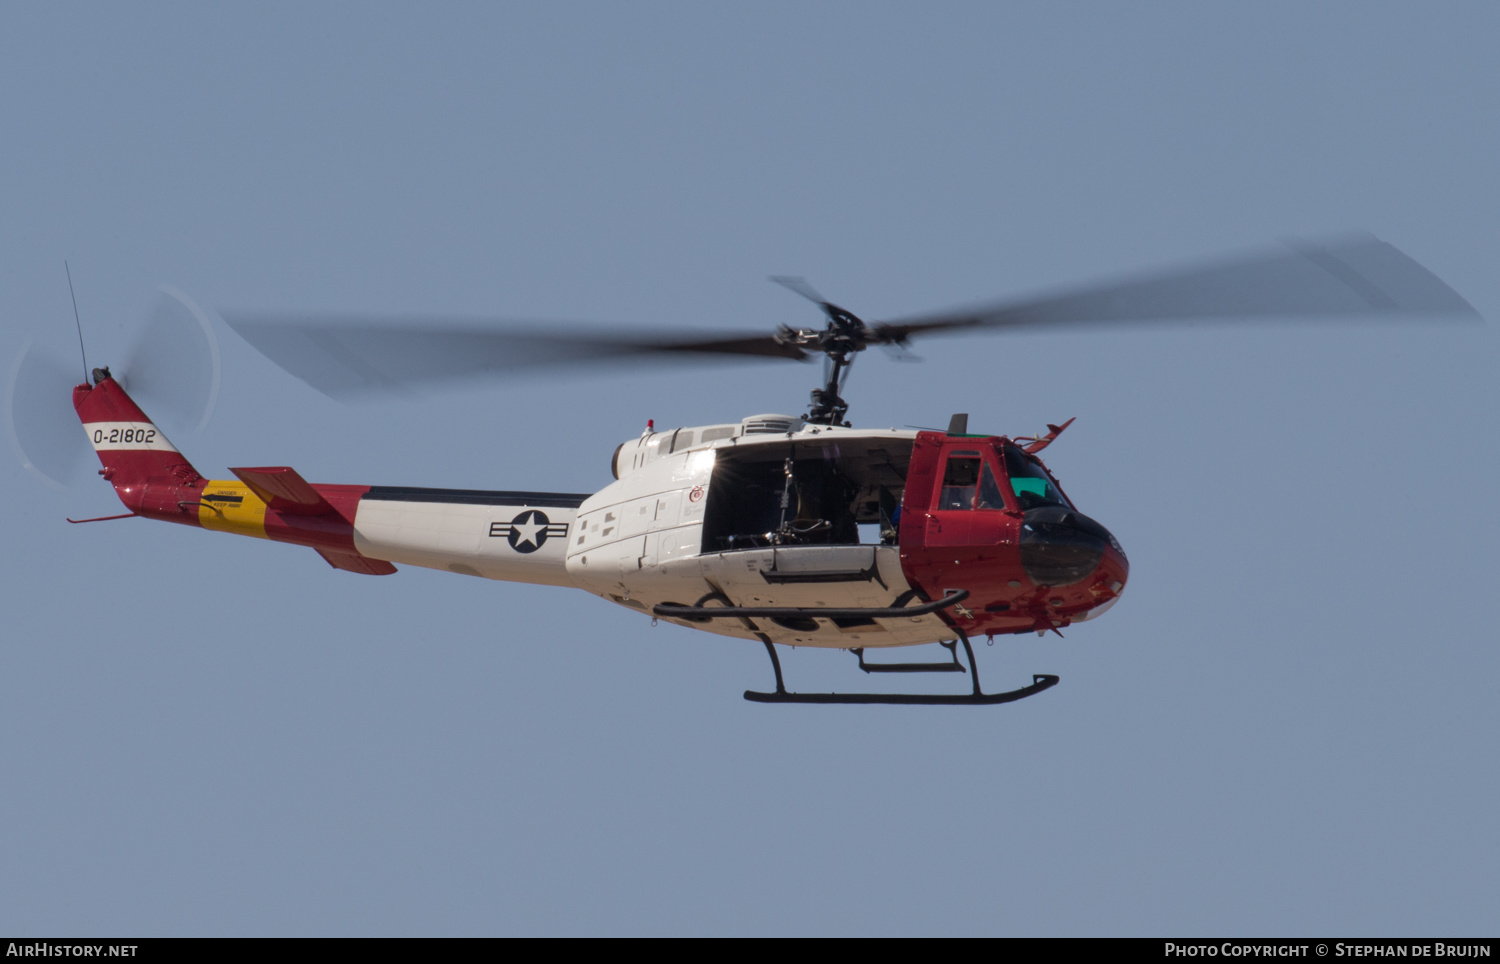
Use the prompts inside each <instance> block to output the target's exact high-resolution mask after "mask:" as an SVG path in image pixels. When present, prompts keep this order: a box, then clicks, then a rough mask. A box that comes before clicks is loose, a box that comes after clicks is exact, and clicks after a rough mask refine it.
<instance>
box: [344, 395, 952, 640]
mask: <svg viewBox="0 0 1500 964" xmlns="http://www.w3.org/2000/svg"><path fill="white" fill-rule="evenodd" d="M914 436H915V433H914V432H899V431H895V430H886V431H877V432H872V431H870V430H858V431H856V430H852V429H845V428H838V427H829V426H815V425H806V424H804V423H802V422H801V420H800V419H793V418H789V417H787V416H759V417H756V418H752V419H746V420H745V421H744V422H742V423H741V424H739V425H722V426H706V427H698V428H693V429H678V430H674V431H667V432H659V433H648V434H646V435H643V436H641V437H640V438H639V439H633V440H631V441H629V442H626V443H625V444H624V445H623V446H621V448H620V450H619V451H618V452H617V453H616V456H615V466H614V467H615V471H616V473H617V475H618V476H619V478H618V480H617V481H615V482H613V483H611V484H610V485H608V486H606V487H605V488H604V489H601V490H600V491H599V492H597V493H595V494H593V495H591V496H588V497H587V498H581V497H569V496H559V495H555V494H548V493H477V492H476V493H454V492H451V491H447V490H421V489H404V490H392V489H374V490H371V493H370V494H369V495H366V496H365V497H364V498H363V499H361V501H360V503H359V508H358V512H357V516H356V519H355V545H356V547H357V548H358V550H359V552H360V553H361V554H362V555H365V556H368V557H371V558H375V559H385V560H388V561H390V562H394V563H401V564H405V565H414V566H424V567H427V568H432V569H444V570H448V571H450V572H458V573H463V574H466V575H474V576H482V577H484V578H488V579H501V580H507V581H514V582H529V583H543V584H548V585H559V586H575V587H578V588H580V589H584V590H587V591H588V592H591V593H594V594H596V595H598V596H600V597H602V598H604V599H607V600H609V601H611V602H614V603H617V604H619V605H621V606H625V607H627V608H630V609H635V610H637V611H640V612H644V613H650V612H651V609H652V607H653V606H655V605H656V604H658V603H677V604H686V605H692V604H695V603H699V602H700V601H705V600H711V601H710V602H708V603H707V604H709V605H716V604H725V603H728V604H732V605H737V606H755V607H788V608H802V609H819V608H837V609H851V608H866V609H881V608H885V607H888V606H891V605H892V604H893V602H894V601H896V600H897V599H898V598H899V597H901V596H902V594H903V593H906V592H907V590H908V589H909V588H910V586H909V584H908V583H907V581H906V579H905V577H904V576H903V575H902V571H901V559H900V554H899V549H898V548H897V547H896V546H894V545H875V544H846V545H784V546H769V545H762V546H751V547H745V548H727V549H726V548H718V547H708V546H705V544H704V542H705V539H704V519H705V509H706V507H707V506H708V504H709V497H710V494H711V492H710V490H711V489H712V487H713V485H714V484H715V482H714V469H715V466H716V465H717V464H718V461H719V459H720V458H721V456H723V455H724V454H725V453H733V452H736V451H738V452H740V454H744V450H745V448H746V447H750V446H760V445H780V446H782V447H785V446H786V445H787V444H788V442H789V441H790V442H791V443H792V444H793V445H796V446H803V447H804V448H810V449H811V450H814V451H817V450H819V449H818V447H819V446H821V447H823V449H826V450H827V451H828V452H831V453H832V452H838V451H840V449H839V446H840V443H843V444H844V445H846V446H847V445H849V444H852V443H855V442H858V443H860V444H866V445H868V444H872V443H871V440H872V439H875V440H877V441H878V440H881V439H888V440H890V442H892V443H899V442H901V441H908V442H909V440H910V439H911V438H913V437H914ZM705 437H706V440H705ZM718 495H719V497H720V498H730V499H732V498H734V497H735V495H736V493H733V492H721V493H719V494H718ZM424 500H426V501H424ZM783 623H785V624H783ZM855 623H856V624H855V625H846V626H843V627H842V628H841V627H840V626H838V625H835V624H834V622H833V621H832V620H817V621H815V622H814V621H812V620H806V619H804V620H795V619H792V620H784V621H781V622H778V621H775V620H771V619H765V618H756V619H754V620H751V619H743V618H728V619H714V620H712V621H710V622H704V623H684V624H683V625H690V626H691V627H692V628H695V629H705V630H708V631H710V632H715V633H720V634H724V635H729V636H738V637H742V638H749V639H756V638H760V637H762V636H764V637H767V638H769V639H771V640H772V641H773V642H778V643H788V644H792V645H806V646H826V647H837V648H848V647H858V646H894V645H909V644H912V643H920V642H928V641H931V640H933V639H938V638H943V637H944V636H945V635H951V631H949V630H947V627H946V626H945V625H944V624H943V623H942V621H941V620H940V619H938V617H936V616H932V615H929V616H921V617H902V618H898V619H881V620H863V621H855Z"/></svg>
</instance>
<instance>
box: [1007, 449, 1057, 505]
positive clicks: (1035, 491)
mask: <svg viewBox="0 0 1500 964" xmlns="http://www.w3.org/2000/svg"><path fill="white" fill-rule="evenodd" d="M1005 471H1006V473H1007V474H1008V475H1009V476H1010V487H1011V491H1013V492H1015V494H1016V501H1017V502H1019V503H1020V504H1021V508H1022V509H1023V510H1025V509H1035V508H1036V507H1037V506H1040V505H1065V506H1068V507H1069V508H1072V504H1071V503H1070V502H1068V500H1067V499H1066V498H1065V497H1064V496H1063V494H1062V492H1060V491H1059V490H1058V488H1057V485H1056V484H1055V483H1053V481H1052V480H1051V479H1050V478H1048V477H1047V471H1046V470H1045V469H1043V468H1042V467H1041V466H1040V465H1038V464H1037V463H1036V462H1034V461H1032V460H1031V459H1030V458H1028V457H1027V455H1026V453H1025V452H1022V451H1021V450H1020V449H1018V448H1016V447H1015V446H1014V445H1007V446H1005Z"/></svg>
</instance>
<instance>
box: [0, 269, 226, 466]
mask: <svg viewBox="0 0 1500 964" xmlns="http://www.w3.org/2000/svg"><path fill="white" fill-rule="evenodd" d="M126 358H127V359H128V360H127V362H126V364H125V365H124V366H123V367H122V368H121V369H120V371H119V372H117V373H116V374H115V377H116V378H117V380H118V381H119V382H120V383H121V385H122V387H127V388H128V389H129V391H130V393H131V394H132V395H133V396H134V397H136V398H137V399H139V400H140V402H141V404H142V405H143V406H145V407H147V408H148V409H149V410H150V411H152V413H153V417H154V418H155V419H157V420H158V421H159V422H160V423H161V424H163V425H164V427H166V428H168V429H171V430H173V431H175V432H184V431H189V432H193V433H196V432H200V431H202V430H203V428H204V427H205V426H206V425H207V424H208V421H209V419H210V417H211V416H212V415H213V409H214V404H215V403H216V401H217V400H218V396H219V384H220V380H221V365H220V359H219V341H218V338H217V336H216V335H215V334H214V330H213V325H212V324H211V323H210V321H209V317H208V315H207V314H206V313H205V312H204V311H203V309H202V308H200V307H199V306H198V305H197V304H196V303H195V302H194V301H193V300H192V299H191V298H189V297H188V296H187V295H186V294H184V293H183V292H181V291H179V290H178V289H176V288H170V287H163V288H162V289H161V294H160V296H159V297H158V298H157V300H156V302H155V304H154V305H153V306H152V309H151V311H150V313H149V314H148V315H147V318H146V320H145V321H144V322H143V324H142V325H141V328H140V334H139V335H138V336H137V338H136V340H135V343H134V345H133V347H132V349H131V350H130V351H129V352H128V353H127V355H126ZM85 364H86V363H85ZM78 371H79V370H78V369H76V368H73V367H72V366H71V365H68V364H64V363H63V362H62V361H61V360H60V358H59V357H58V356H57V355H56V354H54V353H53V352H51V351H49V350H47V349H45V348H43V347H41V345H40V344H38V343H37V342H36V341H33V342H32V343H31V344H29V345H28V346H27V347H26V349H25V350H24V351H23V352H22V353H21V356H20V358H18V359H17V361H16V363H15V365H14V366H13V367H12V369H11V372H10V383H9V385H8V390H7V391H6V393H5V422H6V426H7V428H8V429H9V434H10V439H11V444H12V445H13V446H14V448H15V451H16V454H17V456H18V457H19V458H20V460H21V464H22V465H23V466H24V467H25V468H26V469H27V470H28V471H30V472H31V473H32V474H33V475H35V476H36V477H37V478H39V479H41V480H42V481H43V482H44V483H45V484H47V485H48V486H50V487H52V488H54V489H65V488H67V487H68V485H69V484H70V483H72V482H73V481H74V480H76V479H77V478H78V475H79V472H80V469H81V468H82V467H83V466H84V465H85V464H87V461H88V459H87V456H88V455H89V454H90V451H91V450H90V447H89V444H88V441H87V440H86V439H85V438H84V434H83V431H82V430H81V428H80V427H79V424H78V415H77V413H76V412H75V411H74V410H73V405H72V402H71V399H72V388H73V386H74V385H76V384H78V380H79V379H78ZM105 371H108V369H105Z"/></svg>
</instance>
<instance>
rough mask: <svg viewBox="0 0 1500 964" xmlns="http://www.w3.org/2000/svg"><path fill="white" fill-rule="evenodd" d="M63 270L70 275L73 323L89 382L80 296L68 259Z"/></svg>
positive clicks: (85, 381) (69, 287) (69, 288)
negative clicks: (75, 288) (80, 316)
mask: <svg viewBox="0 0 1500 964" xmlns="http://www.w3.org/2000/svg"><path fill="white" fill-rule="evenodd" d="M63 270H64V271H66V272H67V273H68V294H69V295H70V296H72V298H73V323H74V324H75V325H77V326H78V354H80V355H82V356H83V383H84V384H85V385H87V384H88V381H89V356H88V352H86V351H84V350H83V321H82V319H80V318H79V317H78V295H77V293H76V292H74V291H73V269H72V268H70V267H68V262H67V259H66V258H65V259H63Z"/></svg>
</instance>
